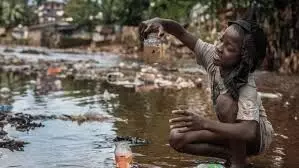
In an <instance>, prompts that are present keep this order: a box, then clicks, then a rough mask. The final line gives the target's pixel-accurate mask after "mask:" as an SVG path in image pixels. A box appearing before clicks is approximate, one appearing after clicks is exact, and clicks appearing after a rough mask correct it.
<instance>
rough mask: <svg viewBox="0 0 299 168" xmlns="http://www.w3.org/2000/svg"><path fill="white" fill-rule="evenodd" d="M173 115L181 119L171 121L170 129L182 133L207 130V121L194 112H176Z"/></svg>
mask: <svg viewBox="0 0 299 168" xmlns="http://www.w3.org/2000/svg"><path fill="white" fill-rule="evenodd" d="M172 113H173V114H177V115H181V117H177V118H173V119H170V120H169V123H170V129H178V130H179V132H181V133H184V132H188V131H196V130H203V129H205V124H206V122H207V120H206V119H205V118H203V117H201V116H200V115H198V114H196V113H194V112H191V111H186V110H174V111H172Z"/></svg>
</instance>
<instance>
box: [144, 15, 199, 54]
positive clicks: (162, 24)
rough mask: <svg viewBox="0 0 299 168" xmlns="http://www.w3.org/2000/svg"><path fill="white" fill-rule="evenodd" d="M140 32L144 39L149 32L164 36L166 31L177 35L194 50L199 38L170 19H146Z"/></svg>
mask: <svg viewBox="0 0 299 168" xmlns="http://www.w3.org/2000/svg"><path fill="white" fill-rule="evenodd" d="M139 32H140V35H141V36H142V39H144V38H146V37H147V35H148V34H150V33H153V32H155V33H158V37H162V36H163V35H164V32H166V33H168V34H171V35H173V36H175V37H176V38H177V39H178V40H180V41H181V42H182V43H183V44H184V45H185V46H187V47H188V48H189V49H191V50H192V51H193V50H194V47H195V44H196V42H197V40H198V38H197V37H195V36H193V35H192V34H191V33H190V32H188V31H187V30H186V29H185V28H184V27H183V26H181V25H180V24H179V23H177V22H176V21H173V20H170V19H162V18H154V19H150V20H147V21H144V22H142V23H141V24H140V29H139Z"/></svg>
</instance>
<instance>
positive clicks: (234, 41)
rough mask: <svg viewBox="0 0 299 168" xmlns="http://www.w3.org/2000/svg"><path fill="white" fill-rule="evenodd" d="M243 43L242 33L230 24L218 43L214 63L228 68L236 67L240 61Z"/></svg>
mask: <svg viewBox="0 0 299 168" xmlns="http://www.w3.org/2000/svg"><path fill="white" fill-rule="evenodd" d="M242 44H243V37H242V35H240V33H238V32H237V31H236V30H235V28H234V27H233V26H229V27H228V28H227V29H226V30H225V32H224V34H223V35H222V36H221V37H220V40H219V41H218V43H217V44H216V52H217V54H216V55H217V56H216V57H214V58H213V61H214V64H215V65H216V66H220V67H223V68H228V69H229V68H232V67H234V66H235V65H236V64H238V63H239V62H240V59H241V49H242Z"/></svg>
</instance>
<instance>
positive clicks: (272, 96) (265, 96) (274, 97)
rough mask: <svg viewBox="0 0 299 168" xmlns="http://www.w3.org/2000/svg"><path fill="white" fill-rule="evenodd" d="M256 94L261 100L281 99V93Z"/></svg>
mask: <svg viewBox="0 0 299 168" xmlns="http://www.w3.org/2000/svg"><path fill="white" fill-rule="evenodd" d="M258 94H259V95H260V96H261V97H262V98H269V99H278V98H281V97H282V94H281V93H264V92H258Z"/></svg>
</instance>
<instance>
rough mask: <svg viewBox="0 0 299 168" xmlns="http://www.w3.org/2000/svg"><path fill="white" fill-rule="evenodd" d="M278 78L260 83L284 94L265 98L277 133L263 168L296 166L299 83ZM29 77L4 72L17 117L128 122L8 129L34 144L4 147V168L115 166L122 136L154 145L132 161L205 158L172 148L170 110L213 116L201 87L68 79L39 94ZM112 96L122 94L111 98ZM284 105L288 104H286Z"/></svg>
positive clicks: (0, 78)
mask: <svg viewBox="0 0 299 168" xmlns="http://www.w3.org/2000/svg"><path fill="white" fill-rule="evenodd" d="M265 75H266V76H265ZM271 75H272V74H261V75H258V76H259V77H258V78H260V79H267V78H269V79H270V78H271V77H272V76H271ZM273 78H274V79H273ZM273 78H272V80H273V81H276V82H273V81H270V82H267V81H266V80H263V81H262V82H258V86H262V87H260V88H262V90H263V91H266V92H279V93H282V94H283V97H282V99H281V100H277V99H264V105H265V108H266V109H267V114H268V115H269V119H270V120H271V122H272V123H273V126H274V129H275V131H276V133H277V135H278V136H276V137H275V138H274V143H272V146H271V148H270V150H269V151H268V152H267V153H265V154H264V155H263V156H260V157H256V158H253V159H252V160H251V161H252V162H253V163H254V167H257V168H264V167H269V168H284V167H297V166H296V165H297V164H299V162H298V161H297V160H296V156H298V155H299V153H298V152H299V151H298V150H296V148H298V147H299V144H298V143H299V142H298V139H299V137H298V136H299V134H298V131H297V128H298V126H299V125H298V122H297V121H296V120H295V117H296V116H297V117H298V106H299V102H298V96H299V89H298V88H297V87H298V84H299V78H298V77H292V78H289V77H285V76H284V77H276V78H275V76H274V77H273ZM279 78H283V80H284V82H283V81H280V79H279ZM30 80H36V78H35V77H33V78H32V79H25V77H23V76H20V75H12V74H5V73H1V74H0V86H1V87H9V88H10V90H11V95H10V98H9V99H6V98H1V99H0V100H1V103H6V104H11V105H13V111H14V112H24V113H30V114H46V115H52V114H56V115H60V114H68V115H80V114H85V113H87V112H91V113H99V114H103V115H105V116H111V117H118V118H122V119H128V123H125V122H117V121H116V122H114V121H104V122H88V123H82V124H81V125H78V123H76V122H70V121H60V120H49V121H44V122H43V123H44V124H45V127H44V128H37V129H35V130H32V131H30V132H28V133H26V132H25V133H24V132H17V131H15V130H14V129H12V128H10V127H6V128H5V129H6V130H7V131H8V132H9V135H10V136H14V137H16V138H18V139H21V140H25V141H28V142H30V144H29V145H27V146H26V147H25V151H24V152H14V153H12V152H9V151H7V150H5V149H1V150H0V162H1V165H3V166H4V167H8V166H19V167H43V168H48V167H49V168H50V167H51V168H52V167H103V168H104V167H105V168H109V167H114V154H113V151H114V144H113V138H114V137H115V136H116V135H120V136H121V135H123V136H136V137H140V138H144V139H147V140H149V141H150V142H151V143H150V144H149V145H146V146H136V147H132V150H133V152H134V156H135V157H134V162H138V163H142V164H150V165H156V166H160V167H163V168H164V167H166V168H168V167H191V166H194V165H195V163H196V160H198V159H201V158H200V157H195V156H190V155H185V154H179V153H177V152H175V151H174V150H172V149H171V148H170V147H169V145H168V134H169V124H168V120H169V118H171V113H170V112H171V111H172V110H174V109H177V108H178V107H182V106H188V107H190V108H192V109H193V110H196V111H197V112H198V113H200V114H202V115H204V116H206V117H210V118H215V114H214V113H213V112H211V109H210V105H209V104H210V102H209V99H210V98H209V96H208V95H206V94H205V92H204V91H202V90H196V89H187V90H183V91H171V90H153V91H149V92H142V91H141V92H140V90H139V92H136V90H135V89H128V88H116V87H110V86H109V85H107V84H106V83H99V82H92V81H74V80H70V79H64V80H62V81H61V83H62V87H61V89H59V90H55V89H54V90H53V89H49V90H48V91H47V92H44V93H43V94H40V92H37V89H36V87H35V85H34V82H30ZM296 88H297V89H296ZM105 90H107V91H106V93H105ZM109 93H114V94H116V95H118V96H114V97H109V99H108V98H107V95H109ZM105 95H106V96H105ZM105 97H106V98H105ZM285 102H289V105H288V106H285ZM279 135H284V136H285V137H287V138H285V137H283V136H279Z"/></svg>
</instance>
